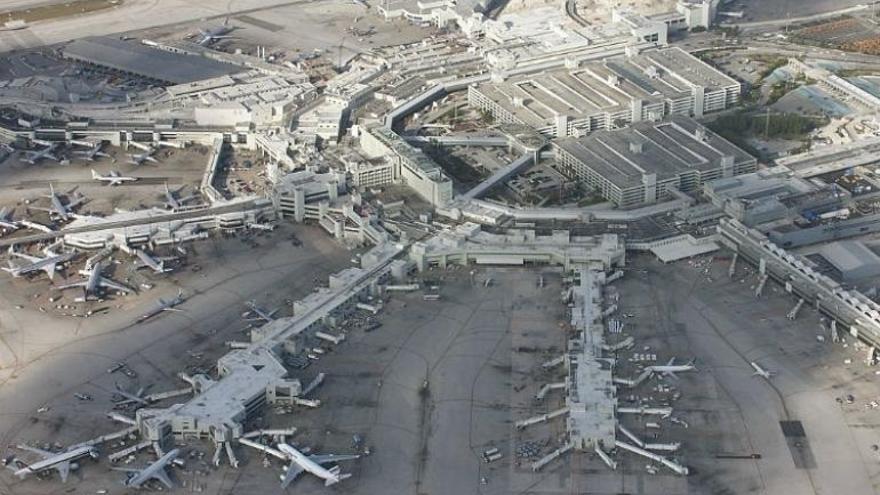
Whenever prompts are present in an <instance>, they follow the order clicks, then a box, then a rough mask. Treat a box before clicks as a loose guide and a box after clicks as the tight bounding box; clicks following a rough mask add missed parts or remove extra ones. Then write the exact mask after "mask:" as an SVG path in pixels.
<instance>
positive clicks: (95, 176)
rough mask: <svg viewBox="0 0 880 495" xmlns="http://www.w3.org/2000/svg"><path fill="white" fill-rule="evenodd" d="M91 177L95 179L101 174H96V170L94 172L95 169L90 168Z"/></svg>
mask: <svg viewBox="0 0 880 495" xmlns="http://www.w3.org/2000/svg"><path fill="white" fill-rule="evenodd" d="M92 178H93V179H95V180H98V179H100V178H101V176H100V175H98V172H95V169H92Z"/></svg>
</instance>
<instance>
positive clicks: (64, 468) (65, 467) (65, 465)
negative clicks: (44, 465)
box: [52, 461, 70, 483]
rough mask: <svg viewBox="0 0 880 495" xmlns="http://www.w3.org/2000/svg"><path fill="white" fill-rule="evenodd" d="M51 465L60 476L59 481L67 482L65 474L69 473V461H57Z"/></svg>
mask: <svg viewBox="0 0 880 495" xmlns="http://www.w3.org/2000/svg"><path fill="white" fill-rule="evenodd" d="M52 467H54V468H55V470H56V471H58V474H59V475H60V476H61V482H62V483H67V476H68V475H69V474H70V462H69V461H64V462H59V463H58V464H55V465H54V466H52Z"/></svg>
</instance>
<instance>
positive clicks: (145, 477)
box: [112, 449, 180, 490]
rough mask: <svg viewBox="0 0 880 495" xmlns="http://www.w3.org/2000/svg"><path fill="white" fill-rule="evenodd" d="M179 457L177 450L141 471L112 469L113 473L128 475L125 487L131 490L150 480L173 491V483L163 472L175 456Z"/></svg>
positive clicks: (121, 468) (120, 468)
mask: <svg viewBox="0 0 880 495" xmlns="http://www.w3.org/2000/svg"><path fill="white" fill-rule="evenodd" d="M178 455H180V450H179V449H174V450H172V451H170V452H168V453H167V454H165V455H163V456H162V457H160V458H159V459H158V460H157V461H156V462H154V463H152V464H150V465H149V466H147V467H145V468H143V469H134V468H123V467H117V468H112V469H113V470H114V471H125V472H127V473H129V477H128V478H127V479H126V480H125V482H124V484H125V486H130V487H132V488H141V487H142V486H143V485H144V483H146V482H148V481H150V480H153V479H155V480H159V481H160V482H162V484H163V485H165V486H166V487H167V488H168V489H169V490H172V489H174V483H172V482H171V479H170V478H169V477H168V472H167V471H165V468H166V467H167V466H168V464H170V463H171V462H172V461H174V459H176V458H177V456H178Z"/></svg>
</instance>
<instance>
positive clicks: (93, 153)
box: [73, 141, 110, 162]
mask: <svg viewBox="0 0 880 495" xmlns="http://www.w3.org/2000/svg"><path fill="white" fill-rule="evenodd" d="M103 147H104V141H98V142H97V143H95V144H94V145H93V146H91V147H90V148H89V149H87V150H82V151H74V152H73V153H74V154H76V155H80V156H82V157H83V160H86V161H90V162H93V161H95V157H99V156H100V157H104V158H110V155H108V154H107V153H104V152H103V151H101V148H103Z"/></svg>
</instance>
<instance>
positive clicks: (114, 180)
mask: <svg viewBox="0 0 880 495" xmlns="http://www.w3.org/2000/svg"><path fill="white" fill-rule="evenodd" d="M92 179H95V180H97V181H101V182H106V183H108V184H110V185H111V186H120V185H122V184H124V183H126V182H134V181H136V180H138V178H137V177H126V176H124V175H120V173H119V172H118V171H116V170H111V171H110V172H109V173H108V174H107V175H101V174H99V173H98V172H95V169H92Z"/></svg>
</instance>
